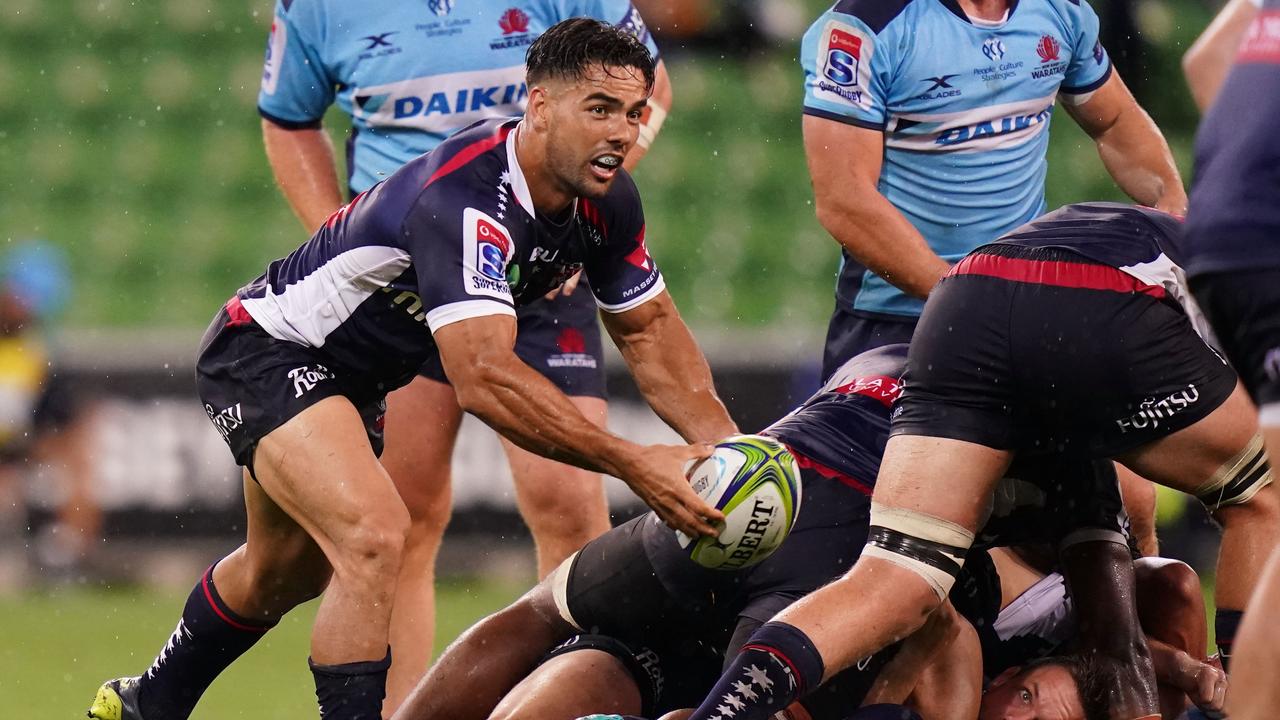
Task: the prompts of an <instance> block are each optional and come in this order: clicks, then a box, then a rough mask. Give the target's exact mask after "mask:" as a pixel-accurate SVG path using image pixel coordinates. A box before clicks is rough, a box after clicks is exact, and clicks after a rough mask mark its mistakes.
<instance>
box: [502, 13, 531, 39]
mask: <svg viewBox="0 0 1280 720" xmlns="http://www.w3.org/2000/svg"><path fill="white" fill-rule="evenodd" d="M498 27H500V28H502V34H503V35H514V34H515V33H526V32H529V16H528V15H526V14H525V13H524V11H523V10H521V9H520V8H508V9H507V11H506V12H504V13H502V17H500V18H498Z"/></svg>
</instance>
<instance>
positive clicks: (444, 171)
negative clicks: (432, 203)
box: [422, 127, 511, 188]
mask: <svg viewBox="0 0 1280 720" xmlns="http://www.w3.org/2000/svg"><path fill="white" fill-rule="evenodd" d="M509 134H511V128H509V127H500V128H498V131H497V132H495V133H494V134H493V137H490V138H485V139H484V140H477V141H475V142H473V143H471V144H470V145H468V146H466V147H464V148H462V149H461V150H459V151H458V154H456V155H454V156H453V157H451V158H449V160H448V161H447V162H445V164H443V165H441V166H440V167H439V168H437V169H436V171H435V172H434V173H432V174H431V177H429V178H427V182H426V184H425V185H423V186H422V187H424V188H427V187H430V186H431V183H433V182H435V181H437V180H439V179H440V178H442V177H444V176H445V175H448V174H449V173H451V172H453V171H454V170H457V169H458V168H460V167H462V166H463V165H466V164H467V163H469V162H471V161H472V160H475V159H476V158H478V157H480V156H481V155H483V154H484V153H487V152H489V151H490V150H492V149H494V148H495V147H497V146H498V145H499V144H501V143H504V142H506V140H507V135H509Z"/></svg>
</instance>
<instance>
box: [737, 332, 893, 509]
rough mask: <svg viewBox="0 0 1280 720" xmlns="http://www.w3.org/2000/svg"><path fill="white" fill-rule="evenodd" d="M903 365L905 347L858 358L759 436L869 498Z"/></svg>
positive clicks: (869, 352) (880, 350)
mask: <svg viewBox="0 0 1280 720" xmlns="http://www.w3.org/2000/svg"><path fill="white" fill-rule="evenodd" d="M906 366H907V346H906V345H905V344H898V345H886V346H884V347H880V348H876V349H875V350H870V351H868V352H864V353H862V354H860V355H856V356H854V357H852V358H850V359H849V360H848V362H846V363H845V364H844V365H841V366H840V369H839V370H837V371H836V372H835V373H834V374H833V375H832V376H831V379H830V380H828V381H827V384H826V385H823V386H822V388H821V389H819V390H818V392H816V393H814V394H813V396H812V397H810V398H809V399H808V400H805V401H804V403H802V404H801V405H800V407H798V408H796V409H795V410H793V411H792V412H791V413H790V414H789V415H787V416H786V417H784V418H782V419H781V420H779V421H777V422H775V423H774V424H772V425H770V426H769V427H767V428H765V429H764V430H762V431H761V434H762V435H768V436H770V437H772V438H775V439H777V440H778V441H779V442H781V443H783V444H785V445H786V446H787V447H789V448H791V450H792V452H793V453H795V454H796V462H797V463H798V464H799V465H800V466H801V467H804V468H808V469H810V470H814V471H816V472H817V473H818V474H819V475H823V476H825V477H829V478H832V479H834V480H838V481H840V482H843V483H845V484H846V485H851V486H853V487H854V488H857V489H858V490H861V491H862V492H864V493H866V494H868V495H870V494H871V490H872V488H873V487H874V486H875V482H876V475H877V474H878V473H879V472H880V459H881V458H882V457H884V446H885V443H886V442H888V441H889V412H890V410H891V408H892V406H893V403H894V401H895V400H897V399H898V396H899V395H900V394H901V393H902V382H901V380H900V378H901V377H902V373H903V371H904V370H905V369H906Z"/></svg>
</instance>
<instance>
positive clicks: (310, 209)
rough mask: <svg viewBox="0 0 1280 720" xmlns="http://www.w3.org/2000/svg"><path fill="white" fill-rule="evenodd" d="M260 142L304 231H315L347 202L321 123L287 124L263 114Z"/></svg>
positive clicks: (277, 181) (331, 147)
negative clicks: (315, 125) (276, 121)
mask: <svg viewBox="0 0 1280 720" xmlns="http://www.w3.org/2000/svg"><path fill="white" fill-rule="evenodd" d="M262 144H263V146H265V147H266V150H267V161H268V162H269V163H271V172H272V173H273V174H274V175H275V178H276V185H278V186H279V187H280V191H281V192H282V193H284V197H285V199H286V200H288V201H289V207H291V208H293V214H294V215H296V216H297V217H298V221H299V222H301V223H302V226H303V227H304V228H306V230H307V232H309V233H311V232H315V231H316V229H317V228H319V227H320V225H322V224H323V223H324V221H325V220H326V219H327V218H328V217H329V215H331V214H332V213H333V211H334V210H337V209H338V208H340V207H342V205H343V204H344V203H345V202H346V201H344V200H343V199H342V190H341V188H340V187H339V185H338V170H337V166H336V165H335V164H334V159H333V143H332V142H331V141H330V140H329V135H328V134H327V133H326V132H325V131H324V128H323V127H319V126H317V127H305V128H296V129H295V128H286V127H283V126H281V125H277V124H276V123H273V122H271V121H270V120H267V119H265V118H264V119H263V120H262Z"/></svg>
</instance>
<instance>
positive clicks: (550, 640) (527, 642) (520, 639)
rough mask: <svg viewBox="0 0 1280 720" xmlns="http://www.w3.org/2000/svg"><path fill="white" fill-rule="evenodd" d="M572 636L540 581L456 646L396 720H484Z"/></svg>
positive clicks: (548, 585) (571, 629)
mask: <svg viewBox="0 0 1280 720" xmlns="http://www.w3.org/2000/svg"><path fill="white" fill-rule="evenodd" d="M575 632H577V629H576V628H574V627H573V626H572V625H570V624H569V623H567V622H565V621H564V620H562V619H561V618H560V614H559V611H558V610H557V609H556V604H555V599H554V598H553V597H552V592H551V583H550V582H548V581H543V582H541V583H539V584H538V585H536V586H534V588H533V589H532V590H530V591H529V592H527V593H525V595H524V596H523V597H521V598H520V599H519V600H517V601H515V602H514V603H512V604H511V605H510V606H508V607H507V608H505V609H503V610H501V611H499V612H497V613H494V614H493V615H490V616H489V617H487V618H485V619H484V620H481V621H480V622H478V623H476V624H475V625H473V626H472V627H471V628H470V629H469V630H467V631H466V632H464V633H463V634H462V635H460V636H459V637H458V639H457V640H454V641H453V643H452V644H450V645H449V647H448V648H447V649H446V650H445V651H444V653H443V654H441V655H440V659H439V660H437V661H436V663H435V664H434V665H433V666H432V667H431V671H430V672H428V673H427V675H426V677H424V678H422V680H421V681H420V682H419V683H418V685H417V687H416V688H414V690H413V692H411V693H410V694H409V696H408V698H406V699H405V702H404V704H403V705H401V707H400V710H399V711H398V712H397V713H396V715H395V720H485V718H487V717H489V713H490V712H491V711H492V710H493V708H495V707H497V705H498V703H499V702H500V701H501V700H502V698H503V697H504V696H505V695H506V694H507V693H508V692H509V691H510V690H511V688H513V687H515V686H516V684H517V683H519V682H520V680H521V679H523V678H524V677H525V676H526V675H528V674H529V673H530V672H531V671H532V670H533V669H534V667H535V666H536V665H537V663H538V661H539V660H540V659H542V656H543V655H545V654H546V653H547V651H548V650H550V649H551V648H552V647H554V646H555V645H556V644H558V643H560V642H563V641H564V640H566V639H568V638H569V637H570V636H572V635H573V634H574V633H575Z"/></svg>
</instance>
